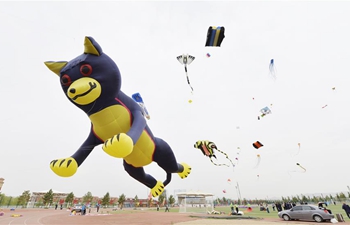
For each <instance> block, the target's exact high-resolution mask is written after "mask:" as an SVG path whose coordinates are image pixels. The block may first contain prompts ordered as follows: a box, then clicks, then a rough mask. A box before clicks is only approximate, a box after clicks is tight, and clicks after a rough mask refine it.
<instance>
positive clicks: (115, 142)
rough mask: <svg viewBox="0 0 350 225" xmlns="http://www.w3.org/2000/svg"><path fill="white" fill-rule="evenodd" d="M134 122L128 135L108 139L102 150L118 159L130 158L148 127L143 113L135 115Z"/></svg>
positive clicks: (121, 134)
mask: <svg viewBox="0 0 350 225" xmlns="http://www.w3.org/2000/svg"><path fill="white" fill-rule="evenodd" d="M133 116H134V120H133V123H132V125H131V127H130V129H129V131H128V133H126V134H125V133H120V134H117V135H114V136H113V137H111V138H109V139H107V140H106V141H105V143H104V145H103V146H102V149H103V150H104V151H105V152H106V153H107V154H108V155H111V156H113V157H116V158H124V157H126V156H128V155H129V154H130V153H131V152H132V150H133V148H134V145H135V144H136V142H137V140H138V139H139V138H140V136H141V134H142V132H143V130H144V129H145V127H146V120H145V118H144V117H143V115H142V113H141V111H137V112H135V113H133Z"/></svg>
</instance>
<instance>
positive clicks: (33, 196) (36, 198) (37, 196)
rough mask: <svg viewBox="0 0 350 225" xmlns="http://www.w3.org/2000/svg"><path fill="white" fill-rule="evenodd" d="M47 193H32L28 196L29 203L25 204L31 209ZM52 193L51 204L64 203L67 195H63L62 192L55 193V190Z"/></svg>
mask: <svg viewBox="0 0 350 225" xmlns="http://www.w3.org/2000/svg"><path fill="white" fill-rule="evenodd" d="M47 192H49V190H46V191H38V192H33V193H32V194H31V196H30V199H29V202H28V204H27V207H28V208H33V207H34V206H35V205H36V204H37V203H40V202H42V198H43V197H44V195H45V194H46V193H47ZM52 192H53V203H54V204H55V203H59V202H62V200H63V202H64V200H65V199H66V197H67V195H68V194H69V193H64V192H60V191H56V190H52Z"/></svg>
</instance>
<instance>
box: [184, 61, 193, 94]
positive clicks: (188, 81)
mask: <svg viewBox="0 0 350 225" xmlns="http://www.w3.org/2000/svg"><path fill="white" fill-rule="evenodd" d="M185 72H186V78H187V83H188V85H189V86H190V88H191V90H192V92H193V87H192V86H191V83H190V78H189V77H188V74H187V66H186V65H185Z"/></svg>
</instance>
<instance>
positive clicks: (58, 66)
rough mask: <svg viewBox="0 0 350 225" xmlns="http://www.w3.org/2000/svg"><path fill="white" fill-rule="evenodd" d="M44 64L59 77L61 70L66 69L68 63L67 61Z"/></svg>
mask: <svg viewBox="0 0 350 225" xmlns="http://www.w3.org/2000/svg"><path fill="white" fill-rule="evenodd" d="M44 63H45V65H46V66H47V67H48V68H49V69H50V70H51V71H52V72H54V73H55V74H57V75H58V76H59V75H60V71H61V69H62V68H63V67H65V66H66V65H67V63H68V62H66V61H60V62H53V61H47V62H44Z"/></svg>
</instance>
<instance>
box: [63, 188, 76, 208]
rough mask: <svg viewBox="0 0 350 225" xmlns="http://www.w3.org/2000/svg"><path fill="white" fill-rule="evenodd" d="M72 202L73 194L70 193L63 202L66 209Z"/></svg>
mask: <svg viewBox="0 0 350 225" xmlns="http://www.w3.org/2000/svg"><path fill="white" fill-rule="evenodd" d="M73 200H74V194H73V192H71V193H69V194H68V195H67V197H66V199H65V200H64V201H65V202H66V203H67V207H68V205H70V204H72V202H73Z"/></svg>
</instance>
